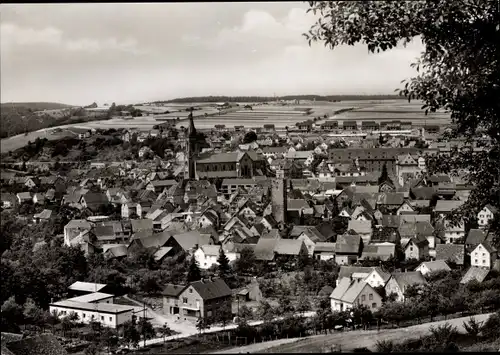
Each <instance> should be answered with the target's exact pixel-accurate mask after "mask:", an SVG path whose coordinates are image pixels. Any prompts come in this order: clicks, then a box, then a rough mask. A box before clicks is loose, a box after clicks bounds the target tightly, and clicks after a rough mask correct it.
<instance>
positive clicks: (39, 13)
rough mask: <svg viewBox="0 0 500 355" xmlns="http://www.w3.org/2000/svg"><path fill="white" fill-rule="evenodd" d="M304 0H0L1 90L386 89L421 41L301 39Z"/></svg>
mask: <svg viewBox="0 0 500 355" xmlns="http://www.w3.org/2000/svg"><path fill="white" fill-rule="evenodd" d="M307 7H308V5H307V3H305V2H280V3H277V2H276V3H273V2H267V3H266V2H259V3H252V2H245V3H184V4H183V3H149V4H148V3H142V4H134V3H123V4H116V3H113V4H109V3H107V4H106V3H79V4H69V3H66V4H2V5H0V46H1V47H0V74H1V75H0V80H1V91H0V100H1V102H28V101H30V102H31V101H45V102H60V103H66V104H72V105H88V104H90V103H92V102H97V103H98V104H101V103H110V102H116V103H117V104H119V103H133V102H145V101H154V100H169V99H173V98H177V97H186V96H208V95H228V96H253V95H255V96H273V95H277V96H283V95H294V94H317V95H340V94H392V93H394V89H396V88H399V87H400V86H401V85H400V82H401V80H403V79H405V78H408V77H411V76H413V75H414V74H415V72H414V69H412V68H411V67H410V63H412V62H414V60H415V58H416V57H418V56H419V54H420V52H421V51H422V50H423V46H422V44H421V42H420V41H419V40H415V41H414V42H412V43H410V44H409V45H407V46H406V48H403V47H401V48H396V49H393V50H391V51H387V52H384V53H380V54H370V53H368V50H367V49H366V46H363V45H361V44H360V45H356V46H342V47H338V48H335V49H334V50H331V49H329V48H325V46H324V45H323V44H321V43H318V44H313V45H312V46H311V47H309V45H308V43H307V41H306V39H305V37H303V36H302V33H304V32H307V30H308V29H309V28H310V27H311V25H312V24H313V23H314V22H315V18H314V17H313V15H312V14H311V13H310V14H307V13H306V10H307Z"/></svg>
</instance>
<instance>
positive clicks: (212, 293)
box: [188, 278, 232, 301]
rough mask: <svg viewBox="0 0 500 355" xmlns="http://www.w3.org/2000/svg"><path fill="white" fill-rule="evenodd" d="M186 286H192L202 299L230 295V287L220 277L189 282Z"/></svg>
mask: <svg viewBox="0 0 500 355" xmlns="http://www.w3.org/2000/svg"><path fill="white" fill-rule="evenodd" d="M188 287H192V288H194V289H195V290H196V292H198V294H199V295H200V296H201V298H202V299H203V300H204V301H207V300H211V299H215V298H221V297H228V296H232V292H231V289H230V288H229V286H228V285H227V284H226V283H225V282H224V280H223V279H220V278H215V279H211V280H210V279H208V280H207V279H202V280H200V281H195V282H191V283H190V284H189V286H188Z"/></svg>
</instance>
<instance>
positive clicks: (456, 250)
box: [436, 244, 465, 266]
mask: <svg viewBox="0 0 500 355" xmlns="http://www.w3.org/2000/svg"><path fill="white" fill-rule="evenodd" d="M436 260H444V261H446V262H447V263H449V262H453V263H455V264H457V265H459V266H461V265H464V262H465V245H463V244H438V245H436Z"/></svg>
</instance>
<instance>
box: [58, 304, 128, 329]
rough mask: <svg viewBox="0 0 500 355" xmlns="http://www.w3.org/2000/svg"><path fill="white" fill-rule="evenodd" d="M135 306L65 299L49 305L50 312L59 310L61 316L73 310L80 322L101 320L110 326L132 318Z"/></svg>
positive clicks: (117, 325) (115, 325)
mask: <svg viewBox="0 0 500 355" xmlns="http://www.w3.org/2000/svg"><path fill="white" fill-rule="evenodd" d="M134 309H135V308H134V307H133V306H125V305H121V304H109V303H85V302H78V301H71V300H64V301H59V302H55V303H51V304H50V305H49V310H50V313H52V312H54V311H57V314H58V315H59V317H66V316H68V315H69V314H71V313H72V312H75V313H76V314H77V315H78V319H79V322H82V323H87V324H88V323H90V322H91V321H97V322H100V323H101V324H102V325H104V326H106V327H110V328H117V327H119V326H120V325H122V324H123V323H125V322H127V321H129V320H131V319H132V316H133V315H134Z"/></svg>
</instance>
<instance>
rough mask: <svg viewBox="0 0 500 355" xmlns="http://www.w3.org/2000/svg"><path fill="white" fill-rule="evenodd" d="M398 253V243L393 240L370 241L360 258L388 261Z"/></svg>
mask: <svg viewBox="0 0 500 355" xmlns="http://www.w3.org/2000/svg"><path fill="white" fill-rule="evenodd" d="M395 255H396V244H394V243H391V242H382V243H370V244H368V245H365V246H364V247H363V252H362V253H361V257H360V258H359V260H368V259H370V260H376V259H379V260H381V261H387V260H389V259H390V258H392V257H394V256H395Z"/></svg>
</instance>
